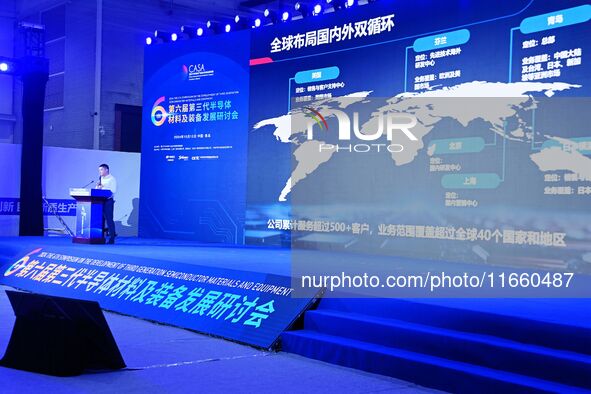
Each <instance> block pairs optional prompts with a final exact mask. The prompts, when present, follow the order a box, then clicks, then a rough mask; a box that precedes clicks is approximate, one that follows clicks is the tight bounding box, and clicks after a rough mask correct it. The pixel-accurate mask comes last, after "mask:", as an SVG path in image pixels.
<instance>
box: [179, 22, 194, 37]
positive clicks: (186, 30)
mask: <svg viewBox="0 0 591 394" xmlns="http://www.w3.org/2000/svg"><path fill="white" fill-rule="evenodd" d="M181 33H182V35H181V37H182V38H195V37H196V36H197V29H196V28H195V27H194V26H187V25H183V26H181Z"/></svg>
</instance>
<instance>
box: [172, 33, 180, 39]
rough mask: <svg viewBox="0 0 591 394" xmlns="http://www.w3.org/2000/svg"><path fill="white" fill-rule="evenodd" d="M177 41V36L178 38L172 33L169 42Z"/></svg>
mask: <svg viewBox="0 0 591 394" xmlns="http://www.w3.org/2000/svg"><path fill="white" fill-rule="evenodd" d="M178 39H179V36H178V34H176V33H172V34H171V35H170V40H171V41H176V40H178Z"/></svg>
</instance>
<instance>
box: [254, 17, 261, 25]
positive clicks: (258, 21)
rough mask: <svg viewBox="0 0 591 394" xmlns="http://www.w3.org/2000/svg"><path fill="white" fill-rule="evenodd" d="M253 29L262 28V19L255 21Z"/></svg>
mask: <svg viewBox="0 0 591 394" xmlns="http://www.w3.org/2000/svg"><path fill="white" fill-rule="evenodd" d="M253 27H261V18H256V19H255V20H254V25H253Z"/></svg>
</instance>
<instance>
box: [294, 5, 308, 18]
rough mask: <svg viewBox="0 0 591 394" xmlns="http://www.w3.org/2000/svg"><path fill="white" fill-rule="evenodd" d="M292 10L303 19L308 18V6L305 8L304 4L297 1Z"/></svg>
mask: <svg viewBox="0 0 591 394" xmlns="http://www.w3.org/2000/svg"><path fill="white" fill-rule="evenodd" d="M293 8H294V9H295V10H296V11H297V12H299V13H300V14H302V16H303V17H304V18H305V17H307V16H308V14H309V10H308V6H306V5H305V4H302V3H300V2H299V1H298V2H297V3H295V5H294V6H293Z"/></svg>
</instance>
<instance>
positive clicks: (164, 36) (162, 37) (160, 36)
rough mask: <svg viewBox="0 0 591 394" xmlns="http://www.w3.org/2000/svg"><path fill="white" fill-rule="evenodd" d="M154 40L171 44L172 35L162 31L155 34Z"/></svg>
mask: <svg viewBox="0 0 591 394" xmlns="http://www.w3.org/2000/svg"><path fill="white" fill-rule="evenodd" d="M154 38H155V39H156V40H157V41H159V42H170V39H171V34H170V33H168V32H165V31H162V30H156V31H155V32H154Z"/></svg>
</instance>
